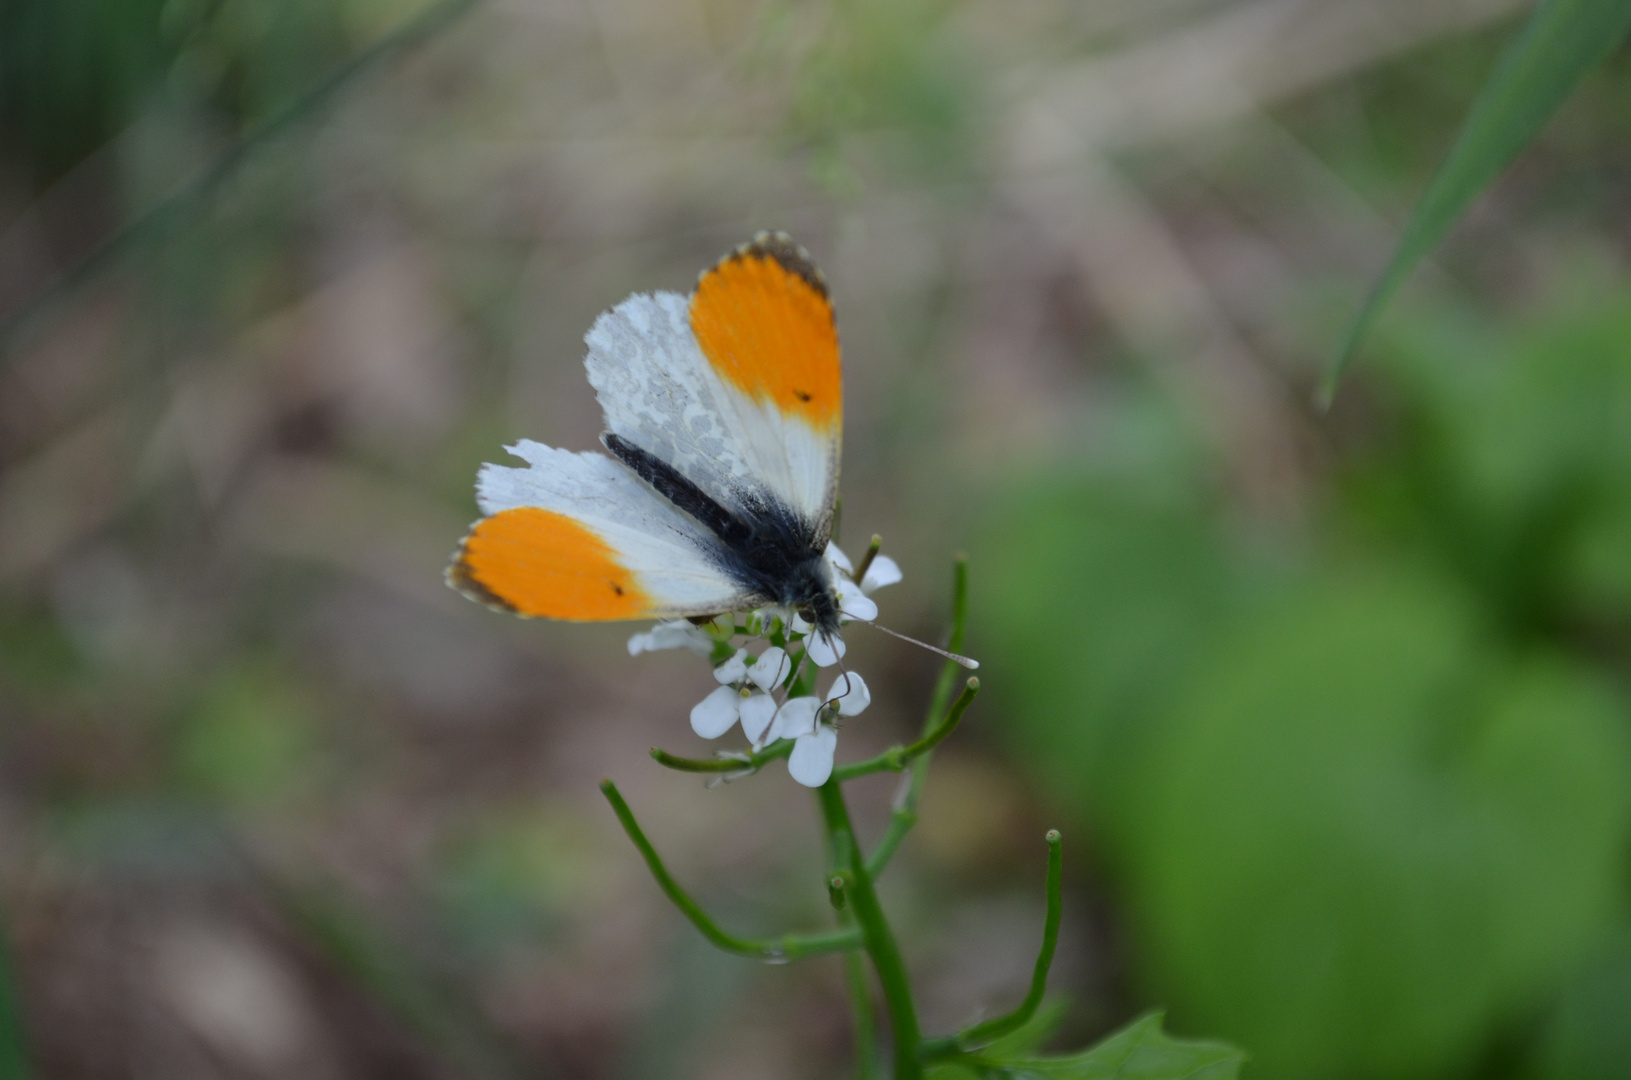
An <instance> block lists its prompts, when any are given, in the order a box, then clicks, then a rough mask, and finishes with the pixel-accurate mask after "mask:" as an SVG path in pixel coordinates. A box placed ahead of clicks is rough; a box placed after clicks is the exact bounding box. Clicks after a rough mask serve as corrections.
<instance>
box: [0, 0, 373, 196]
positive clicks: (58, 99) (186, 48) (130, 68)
mask: <svg viewBox="0 0 1631 1080" xmlns="http://www.w3.org/2000/svg"><path fill="white" fill-rule="evenodd" d="M357 6H361V5H358V4H349V5H348V4H335V3H331V2H328V0H293V2H291V0H3V2H0V132H4V133H5V134H6V135H8V136H9V137H10V138H9V139H8V142H9V143H11V144H12V145H11V146H10V149H11V150H12V153H14V154H16V153H18V152H19V151H20V152H21V156H22V157H23V158H24V160H25V161H26V162H27V163H28V164H29V165H30V166H31V169H32V172H33V175H34V179H35V181H36V183H37V184H39V185H41V186H44V185H45V184H47V183H49V182H50V181H51V180H53V179H55V178H56V177H58V176H59V175H61V174H62V173H63V172H64V171H66V170H67V169H69V168H71V167H72V166H73V165H74V164H75V163H77V162H78V161H80V160H81V159H82V158H84V157H85V156H86V155H87V154H89V153H91V152H92V151H93V150H95V149H96V148H97V147H99V146H101V145H102V144H103V143H105V142H107V141H108V140H109V139H111V138H112V137H113V136H114V135H116V134H118V133H119V132H120V131H122V130H124V129H125V127H126V126H127V125H128V124H130V123H131V122H132V121H133V120H135V119H136V118H137V117H138V116H140V115H142V114H143V113H144V112H146V111H148V110H151V109H153V108H155V107H156V106H161V105H163V106H167V107H169V108H171V109H182V110H188V111H192V112H195V113H201V114H204V115H207V116H208V117H209V118H210V119H211V120H213V121H214V123H216V124H218V125H221V126H223V127H225V128H226V130H228V131H230V132H235V131H237V130H239V129H240V128H242V127H243V126H244V125H246V124H248V123H252V122H254V121H256V120H258V119H261V118H264V117H265V116H266V114H267V113H269V112H270V111H271V110H273V109H276V108H277V107H279V106H281V105H285V104H287V103H288V101H289V100H290V98H291V96H292V95H294V94H297V93H298V92H299V91H301V90H303V89H305V88H307V87H308V86H309V85H310V84H311V83H313V82H315V81H316V80H317V78H318V77H320V76H321V75H323V74H325V73H326V72H327V71H328V69H329V68H330V67H331V66H332V65H333V64H334V63H335V62H336V61H337V60H338V59H339V58H340V57H342V56H343V55H344V54H345V52H346V51H347V48H348V45H349V42H348V36H347V33H346V30H347V20H346V14H347V8H348V7H357Z"/></svg>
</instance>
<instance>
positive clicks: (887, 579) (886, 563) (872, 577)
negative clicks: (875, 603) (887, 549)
mask: <svg viewBox="0 0 1631 1080" xmlns="http://www.w3.org/2000/svg"><path fill="white" fill-rule="evenodd" d="M901 577H902V575H901V572H900V564H899V563H897V562H896V561H895V560H894V559H891V558H890V557H889V556H887V555H879V556H878V557H877V558H875V559H873V560H872V565H871V566H869V567H867V568H866V573H865V574H863V575H861V591H862V592H864V593H869V592H871V591H872V590H874V589H881V588H883V587H884V586H885V585H893V584H894V583H895V582H897V581H899V580H900V579H901Z"/></svg>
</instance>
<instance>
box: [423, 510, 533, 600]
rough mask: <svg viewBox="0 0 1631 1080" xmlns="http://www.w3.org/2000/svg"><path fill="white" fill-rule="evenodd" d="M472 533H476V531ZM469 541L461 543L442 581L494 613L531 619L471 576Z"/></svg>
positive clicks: (465, 540)
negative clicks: (466, 548) (466, 549)
mask: <svg viewBox="0 0 1631 1080" xmlns="http://www.w3.org/2000/svg"><path fill="white" fill-rule="evenodd" d="M471 531H472V532H474V529H472V530H471ZM469 540H470V537H469V536H468V535H467V536H466V537H465V538H464V539H463V540H460V541H459V550H458V551H456V552H454V553H453V561H452V562H450V563H448V564H447V569H446V570H445V571H443V573H442V580H443V581H445V582H447V585H448V588H450V589H453V590H454V591H456V592H459V593H462V594H463V595H464V596H465V597H466V598H467V599H470V600H474V601H475V602H476V603H478V604H481V605H482V606H484V607H487V608H490V609H492V610H493V611H498V612H503V613H504V614H506V615H518V616H520V617H521V618H523V619H529V618H531V617H532V616H530V615H528V614H527V613H526V612H524V611H522V610H520V609H519V608H517V607H516V606H515V605H514V604H512V603H510V602H509V601H508V600H506V599H504V598H503V597H502V596H499V595H498V594H497V593H495V592H494V591H493V590H491V589H489V588H488V587H487V586H485V585H483V584H482V583H481V582H479V581H477V580H476V579H475V577H473V576H472V575H471V572H470V564H469V563H468V562H466V561H465V555H466V552H465V544H466V543H468V542H469Z"/></svg>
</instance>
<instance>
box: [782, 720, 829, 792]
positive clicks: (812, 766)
mask: <svg viewBox="0 0 1631 1080" xmlns="http://www.w3.org/2000/svg"><path fill="white" fill-rule="evenodd" d="M837 746H838V732H836V731H834V730H833V729H832V728H830V727H826V726H822V727H818V728H816V730H815V731H813V732H812V733H810V734H809V735H805V736H803V737H801V738H800V739H799V741H798V742H796V743H794V744H793V752H792V753H791V754H789V755H787V772H788V774H789V775H791V776H792V777H793V779H794V780H797V781H798V782H799V783H801V784H803V785H804V786H805V787H820V786H821V785H822V784H825V783H826V782H827V777H829V776H831V775H832V755H833V750H834V748H836V747H837Z"/></svg>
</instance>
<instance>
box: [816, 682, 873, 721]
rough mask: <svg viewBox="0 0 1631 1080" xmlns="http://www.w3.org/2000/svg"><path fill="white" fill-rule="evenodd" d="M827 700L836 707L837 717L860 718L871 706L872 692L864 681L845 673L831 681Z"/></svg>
mask: <svg viewBox="0 0 1631 1080" xmlns="http://www.w3.org/2000/svg"><path fill="white" fill-rule="evenodd" d="M827 700H828V701H830V702H832V703H833V704H834V705H837V706H838V715H839V716H860V715H861V714H862V713H863V712H865V711H866V707H867V706H868V705H870V704H872V691H870V690H868V689H867V688H866V680H865V679H863V678H861V676H860V675H858V674H857V673H855V672H853V671H846V672H844V673H843V674H842V675H840V676H838V678H836V679H834V680H833V684H832V689H830V690H828V691H827Z"/></svg>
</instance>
